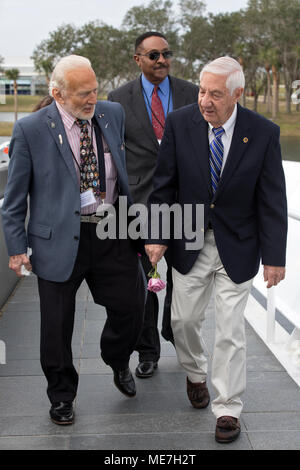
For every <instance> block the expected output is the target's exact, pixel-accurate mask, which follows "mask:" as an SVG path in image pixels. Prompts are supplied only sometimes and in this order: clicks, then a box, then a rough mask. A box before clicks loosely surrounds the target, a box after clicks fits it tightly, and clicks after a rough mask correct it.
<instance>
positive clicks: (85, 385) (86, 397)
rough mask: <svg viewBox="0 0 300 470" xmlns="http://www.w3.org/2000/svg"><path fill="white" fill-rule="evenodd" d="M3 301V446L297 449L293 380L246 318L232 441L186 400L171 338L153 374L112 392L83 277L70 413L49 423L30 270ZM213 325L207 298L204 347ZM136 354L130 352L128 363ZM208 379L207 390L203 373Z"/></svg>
mask: <svg viewBox="0 0 300 470" xmlns="http://www.w3.org/2000/svg"><path fill="white" fill-rule="evenodd" d="M161 300H162V297H161ZM2 310H3V312H2V317H0V339H1V340H3V341H5V343H6V350H7V364H6V365H0V449H2V450H4V449H34V450H36V449H77V450H80V449H105V450H108V451H117V450H128V451H129V450H131V451H133V450H139V449H144V450H173V451H176V450H194V451H197V450H198V451H201V450H204V449H205V450H219V449H222V450H224V449H226V450H227V449H230V450H251V449H255V450H258V449H276V450H279V449H284V450H292V449H300V432H299V431H300V389H299V387H298V386H297V385H296V384H295V383H294V382H293V380H292V379H291V378H290V377H289V376H288V375H287V373H286V372H285V371H284V369H283V368H282V366H281V365H280V364H279V363H278V362H277V360H276V359H275V358H274V357H273V356H272V355H271V354H270V352H269V350H268V349H267V348H266V346H265V345H264V344H263V343H262V342H261V340H260V339H259V338H258V336H257V335H256V334H255V333H254V332H253V330H252V329H251V328H250V327H249V326H247V340H248V356H247V370H248V384H247V391H246V393H245V395H244V403H245V406H244V411H243V414H242V417H241V424H242V433H241V437H240V438H239V439H238V441H236V442H235V443H233V444H230V445H225V446H224V445H221V444H217V443H216V442H215V440H214V429H215V419H214V416H213V415H212V412H211V410H210V408H207V409H205V410H195V409H194V408H192V407H191V405H190V404H189V402H188V399H187V397H186V391H185V374H184V372H183V371H182V369H181V368H180V366H179V365H178V364H177V360H176V355H175V351H174V348H173V346H172V345H171V344H169V343H166V342H164V341H163V342H162V357H161V360H160V362H159V367H158V370H157V372H156V374H155V375H154V376H153V377H152V378H150V379H144V380H141V379H136V384H137V396H136V397H135V398H132V399H129V398H126V397H124V396H123V395H122V394H120V392H119V391H118V390H117V389H116V388H115V386H114V384H113V379H112V373H111V370H110V368H109V367H107V366H106V365H105V364H104V363H103V362H102V360H101V359H99V333H100V332H101V329H102V326H103V323H104V320H105V311H104V309H103V308H101V307H99V306H96V305H94V303H93V302H92V299H91V297H90V294H89V291H88V289H87V287H86V286H85V285H82V287H81V288H80V290H79V292H78V297H77V309H76V322H75V331H74V341H73V346H74V358H75V361H76V365H77V367H78V370H79V374H80V381H79V390H78V396H77V400H76V404H75V410H76V422H75V424H74V425H73V426H68V427H59V426H57V425H55V424H52V423H51V422H50V420H49V418H48V410H49V402H48V398H47V396H46V392H45V389H46V383H45V379H44V377H43V374H42V371H41V368H40V363H39V301H38V295H37V286H36V279H35V277H34V276H31V277H29V278H24V279H23V280H22V281H21V282H20V283H19V286H18V288H17V289H16V291H15V292H14V294H13V295H12V296H11V298H10V299H9V301H8V302H7V304H6V305H5V306H4V307H3V309H2ZM213 329H214V320H213V308H212V306H210V308H209V309H208V312H207V319H206V323H205V344H206V350H207V354H208V355H210V353H211V351H212V345H213ZM136 364H137V355H136V354H135V355H133V357H132V360H131V369H132V370H134V369H135V367H136ZM208 387H209V388H210V391H211V394H212V395H213V392H212V390H211V384H210V382H208ZM109 455H111V452H109Z"/></svg>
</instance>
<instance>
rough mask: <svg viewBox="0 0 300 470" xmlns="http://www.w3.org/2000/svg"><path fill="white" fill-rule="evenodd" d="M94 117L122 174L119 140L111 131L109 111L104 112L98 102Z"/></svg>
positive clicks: (119, 172)
mask: <svg viewBox="0 0 300 470" xmlns="http://www.w3.org/2000/svg"><path fill="white" fill-rule="evenodd" d="M94 117H95V119H96V121H97V124H98V126H99V127H100V129H101V132H102V134H103V137H104V139H105V141H106V143H107V145H108V147H109V149H110V152H111V156H112V158H113V161H114V163H115V165H116V167H117V171H118V174H119V175H120V174H122V167H121V161H120V157H119V150H118V142H117V141H116V135H115V134H113V133H112V132H111V123H110V119H109V114H108V113H107V111H106V112H105V113H102V112H101V106H100V105H99V104H98V106H97V110H96V112H95V115H94Z"/></svg>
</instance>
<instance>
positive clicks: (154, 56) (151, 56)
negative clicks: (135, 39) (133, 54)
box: [137, 51, 173, 60]
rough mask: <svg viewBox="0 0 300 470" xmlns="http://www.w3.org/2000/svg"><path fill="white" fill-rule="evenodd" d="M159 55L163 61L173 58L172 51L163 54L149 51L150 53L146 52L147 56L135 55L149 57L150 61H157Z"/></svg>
mask: <svg viewBox="0 0 300 470" xmlns="http://www.w3.org/2000/svg"><path fill="white" fill-rule="evenodd" d="M160 54H161V55H162V56H163V58H164V59H171V57H172V56H173V52H172V51H163V52H160V51H151V52H148V53H147V54H137V55H142V56H146V57H149V59H150V60H158V59H159V58H160Z"/></svg>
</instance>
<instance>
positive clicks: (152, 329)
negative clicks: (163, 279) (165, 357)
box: [135, 255, 174, 362]
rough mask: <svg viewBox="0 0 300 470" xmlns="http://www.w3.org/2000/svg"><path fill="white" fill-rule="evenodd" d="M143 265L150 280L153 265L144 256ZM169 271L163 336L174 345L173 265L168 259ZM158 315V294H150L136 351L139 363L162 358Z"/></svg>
mask: <svg viewBox="0 0 300 470" xmlns="http://www.w3.org/2000/svg"><path fill="white" fill-rule="evenodd" d="M141 260H142V265H143V269H144V273H145V275H146V276H147V281H148V280H149V276H148V273H149V272H150V271H151V269H152V265H151V263H150V261H149V259H148V257H147V256H146V255H144V256H142V258H141ZM166 261H167V265H168V270H167V287H166V294H165V300H164V309H163V318H162V330H161V334H162V336H163V337H164V338H165V339H166V340H167V341H171V342H172V343H173V344H174V338H173V332H172V328H171V302H172V289H173V282H172V270H171V265H170V263H169V262H168V259H167V258H166ZM158 314H159V303H158V298H157V294H156V293H155V292H149V291H148V295H147V301H146V306H145V314H144V323H143V327H142V333H141V336H140V338H139V340H138V343H137V345H136V348H135V349H136V351H138V353H139V361H140V362H143V361H153V362H157V361H158V360H159V358H160V339H159V331H158Z"/></svg>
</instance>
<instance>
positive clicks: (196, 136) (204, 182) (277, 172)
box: [147, 104, 287, 284]
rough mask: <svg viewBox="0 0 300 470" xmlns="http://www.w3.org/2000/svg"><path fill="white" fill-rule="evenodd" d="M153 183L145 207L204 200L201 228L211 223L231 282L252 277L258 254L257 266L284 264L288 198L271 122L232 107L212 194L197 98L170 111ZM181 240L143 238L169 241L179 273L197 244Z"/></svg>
mask: <svg viewBox="0 0 300 470" xmlns="http://www.w3.org/2000/svg"><path fill="white" fill-rule="evenodd" d="M153 184H154V189H153V192H152V193H151V195H150V197H149V201H148V202H149V205H151V204H153V203H155V204H162V203H168V204H170V205H171V204H173V203H175V202H178V203H179V204H180V205H181V206H183V205H184V204H196V203H198V204H204V213H205V219H204V227H203V229H204V230H206V229H207V226H208V222H209V221H210V222H211V224H212V227H213V229H214V235H215V239H216V244H217V248H218V251H219V255H220V258H221V261H222V263H223V265H224V268H225V270H226V272H227V274H228V276H229V277H230V278H231V279H232V280H233V281H234V282H235V283H237V284H239V283H242V282H245V281H247V280H249V279H251V278H252V277H254V276H255V275H256V273H257V271H258V268H259V263H260V259H262V263H263V264H264V265H271V266H284V265H285V252H286V237H287V202H286V191H285V179H284V172H283V167H282V157H281V150H280V143H279V127H278V126H277V125H275V124H274V123H272V122H270V121H268V120H267V119H265V118H264V117H262V116H260V115H258V114H256V113H254V112H252V111H250V110H248V109H246V108H243V107H241V106H240V105H238V109H237V120H236V124H235V128H234V134H233V137H232V142H231V147H230V150H229V154H228V158H227V161H226V164H225V167H224V170H223V173H222V176H221V179H220V182H219V186H218V189H217V191H216V193H215V195H214V196H213V193H212V189H211V178H210V167H209V143H208V124H207V122H206V121H205V120H204V119H203V117H202V115H201V113H200V111H199V108H198V105H197V104H193V105H189V106H185V107H184V108H181V109H179V110H176V111H174V112H172V113H170V114H169V116H168V118H167V120H166V128H165V132H164V137H163V140H162V143H161V147H160V150H159V155H158V163H157V167H156V171H155V174H154V180H153ZM192 227H193V230H195V227H196V223H195V220H194V215H193V220H192ZM187 241H189V242H190V240H186V239H185V238H184V237H183V238H182V239H180V240H165V239H160V240H158V241H157V240H156V242H155V241H154V240H152V241H151V240H148V242H147V243H163V244H166V245H168V246H169V249H170V251H171V253H170V254H171V255H172V264H173V266H174V268H175V269H176V270H178V271H179V272H180V273H182V274H186V273H188V272H189V270H190V269H191V268H192V266H193V264H194V262H195V260H196V258H197V256H198V254H199V249H198V250H186V247H185V244H186V242H187Z"/></svg>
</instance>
